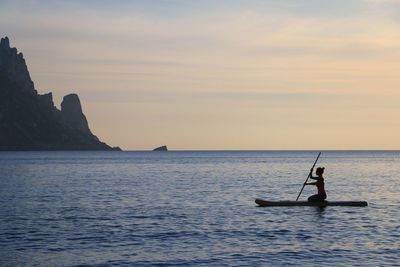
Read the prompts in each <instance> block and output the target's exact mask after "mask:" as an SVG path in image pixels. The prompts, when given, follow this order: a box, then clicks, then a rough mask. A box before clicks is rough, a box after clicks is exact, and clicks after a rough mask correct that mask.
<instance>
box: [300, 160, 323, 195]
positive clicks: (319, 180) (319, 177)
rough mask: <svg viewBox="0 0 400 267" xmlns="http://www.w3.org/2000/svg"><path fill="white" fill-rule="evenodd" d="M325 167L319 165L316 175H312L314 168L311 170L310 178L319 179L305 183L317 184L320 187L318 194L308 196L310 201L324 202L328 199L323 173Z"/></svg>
mask: <svg viewBox="0 0 400 267" xmlns="http://www.w3.org/2000/svg"><path fill="white" fill-rule="evenodd" d="M324 170H325V168H322V167H318V168H317V170H316V172H315V174H316V175H317V176H316V177H313V176H312V173H313V169H311V170H310V178H311V179H314V180H317V181H316V182H314V183H305V184H304V185H315V186H317V189H318V194H316V195H312V196H311V197H309V198H308V201H309V202H322V201H324V200H325V199H326V192H325V183H324V177H322V175H323V174H324Z"/></svg>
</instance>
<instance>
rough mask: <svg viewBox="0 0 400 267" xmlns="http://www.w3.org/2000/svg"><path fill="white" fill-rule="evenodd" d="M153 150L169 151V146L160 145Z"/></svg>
mask: <svg viewBox="0 0 400 267" xmlns="http://www.w3.org/2000/svg"><path fill="white" fill-rule="evenodd" d="M153 151H168V148H167V146H160V147H157V148H155V149H153Z"/></svg>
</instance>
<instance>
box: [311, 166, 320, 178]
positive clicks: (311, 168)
mask: <svg viewBox="0 0 400 267" xmlns="http://www.w3.org/2000/svg"><path fill="white" fill-rule="evenodd" d="M313 171H314V169H313V168H311V170H310V178H311V179H314V180H317V179H318V177H314V176H312V173H313Z"/></svg>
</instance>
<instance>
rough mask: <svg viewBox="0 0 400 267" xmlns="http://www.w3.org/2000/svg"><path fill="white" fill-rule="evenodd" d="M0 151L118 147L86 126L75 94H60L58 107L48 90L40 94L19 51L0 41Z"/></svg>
mask: <svg viewBox="0 0 400 267" xmlns="http://www.w3.org/2000/svg"><path fill="white" fill-rule="evenodd" d="M0 150H121V149H120V148H119V147H110V146H109V145H107V144H106V143H104V142H101V141H100V140H99V139H98V138H97V137H96V136H95V135H94V134H93V133H92V132H91V131H90V129H89V125H88V122H87V119H86V116H85V115H84V114H83V112H82V107H81V103H80V100H79V97H78V95H77V94H69V95H66V96H64V98H63V101H62V103H61V110H59V109H57V108H56V107H55V106H54V103H53V97H52V93H47V94H43V95H40V94H38V92H37V90H36V89H35V86H34V83H33V81H32V80H31V77H30V74H29V71H28V68H27V66H26V63H25V59H24V56H23V55H22V53H18V51H17V49H16V48H11V47H10V42H9V39H8V38H7V37H4V38H2V39H1V41H0Z"/></svg>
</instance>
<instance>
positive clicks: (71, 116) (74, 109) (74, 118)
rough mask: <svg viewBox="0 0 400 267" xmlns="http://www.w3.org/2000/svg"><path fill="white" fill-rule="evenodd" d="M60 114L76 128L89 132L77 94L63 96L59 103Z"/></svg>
mask: <svg viewBox="0 0 400 267" xmlns="http://www.w3.org/2000/svg"><path fill="white" fill-rule="evenodd" d="M61 115H62V116H63V118H64V120H65V121H66V122H67V123H68V124H69V125H71V126H73V127H75V128H76V129H79V130H81V131H82V132H84V133H87V134H91V132H90V130H89V125H88V122H87V120H86V116H85V114H83V112H82V107H81V102H80V101H79V97H78V95H77V94H69V95H66V96H64V98H63V101H62V103H61Z"/></svg>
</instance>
